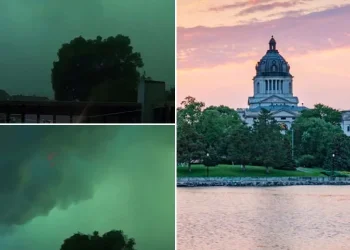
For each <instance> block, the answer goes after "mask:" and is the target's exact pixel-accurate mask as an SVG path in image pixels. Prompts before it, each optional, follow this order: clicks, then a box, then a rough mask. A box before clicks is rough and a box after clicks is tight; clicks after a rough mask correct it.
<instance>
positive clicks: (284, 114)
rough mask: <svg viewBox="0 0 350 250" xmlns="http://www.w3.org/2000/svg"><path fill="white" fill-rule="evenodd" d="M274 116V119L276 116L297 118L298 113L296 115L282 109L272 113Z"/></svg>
mask: <svg viewBox="0 0 350 250" xmlns="http://www.w3.org/2000/svg"><path fill="white" fill-rule="evenodd" d="M272 116H273V117H276V116H280V117H295V116H296V113H294V112H293V111H289V110H285V109H281V110H277V111H274V112H272Z"/></svg>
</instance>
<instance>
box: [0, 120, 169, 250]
mask: <svg viewBox="0 0 350 250" xmlns="http://www.w3.org/2000/svg"><path fill="white" fill-rule="evenodd" d="M0 135H1V136H2V138H4V140H3V145H7V147H6V148H7V149H4V150H3V151H2V155H3V156H4V157H2V159H1V162H0V163H1V164H0V181H1V182H2V183H3V184H1V186H0V214H1V215H0V233H1V234H2V235H0V249H3V250H21V249H26V250H47V249H59V248H60V245H61V244H62V243H63V240H64V239H65V238H68V237H69V236H71V235H73V234H74V233H76V232H78V231H80V232H82V233H92V232H93V231H94V230H97V231H99V232H100V233H105V232H107V231H109V230H112V229H121V230H124V232H125V233H126V234H127V235H128V236H129V237H134V238H135V239H136V243H137V245H136V247H137V249H138V250H148V249H149V250H157V249H159V250H171V249H175V185H174V182H175V171H174V169H175V167H174V162H175V139H174V136H175V131H174V126H11V127H9V126H1V127H0ZM6 180H7V181H6ZM4 183H6V185H5V184H4Z"/></svg>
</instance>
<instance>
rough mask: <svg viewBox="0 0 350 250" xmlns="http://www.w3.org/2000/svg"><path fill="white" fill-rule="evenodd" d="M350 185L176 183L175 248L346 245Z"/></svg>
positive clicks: (349, 228) (228, 249)
mask: <svg viewBox="0 0 350 250" xmlns="http://www.w3.org/2000/svg"><path fill="white" fill-rule="evenodd" d="M349 232H350V188H349V187H347V186H290V187H277V188H276V187H274V188H254V187H234V188H225V187H212V188H208V187H206V188H177V249H178V250H189V249H191V250H213V249H215V250H217V249H220V250H234V249H239V250H241V249H254V250H255V249H298V250H299V249H301V250H303V249H307V250H313V249H317V250H318V249H339V250H342V249H344V250H345V249H349V245H350V237H349V235H350V233H349Z"/></svg>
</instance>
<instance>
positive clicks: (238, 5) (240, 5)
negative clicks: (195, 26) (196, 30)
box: [208, 0, 275, 12]
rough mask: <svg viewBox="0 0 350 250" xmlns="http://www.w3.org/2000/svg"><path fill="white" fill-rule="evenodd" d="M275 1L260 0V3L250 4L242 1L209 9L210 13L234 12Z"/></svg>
mask: <svg viewBox="0 0 350 250" xmlns="http://www.w3.org/2000/svg"><path fill="white" fill-rule="evenodd" d="M272 1H275V0H260V1H259V2H250V1H242V2H237V3H234V4H226V5H221V6H218V7H212V8H209V9H208V11H217V12H218V11H225V10H232V9H240V8H244V7H247V6H251V5H257V4H261V3H268V2H272Z"/></svg>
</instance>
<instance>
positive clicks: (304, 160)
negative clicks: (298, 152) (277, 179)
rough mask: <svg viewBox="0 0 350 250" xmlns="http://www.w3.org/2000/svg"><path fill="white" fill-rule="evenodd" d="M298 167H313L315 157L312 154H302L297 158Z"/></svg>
mask: <svg viewBox="0 0 350 250" xmlns="http://www.w3.org/2000/svg"><path fill="white" fill-rule="evenodd" d="M297 165H298V167H305V168H312V167H314V166H315V165H316V164H315V157H314V156H312V155H302V156H300V157H299V159H298V160H297Z"/></svg>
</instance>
